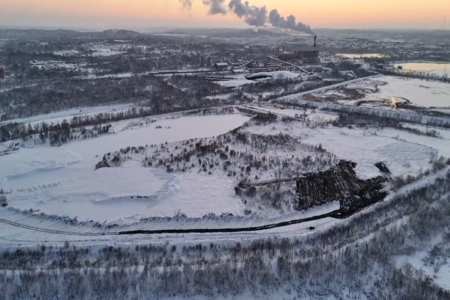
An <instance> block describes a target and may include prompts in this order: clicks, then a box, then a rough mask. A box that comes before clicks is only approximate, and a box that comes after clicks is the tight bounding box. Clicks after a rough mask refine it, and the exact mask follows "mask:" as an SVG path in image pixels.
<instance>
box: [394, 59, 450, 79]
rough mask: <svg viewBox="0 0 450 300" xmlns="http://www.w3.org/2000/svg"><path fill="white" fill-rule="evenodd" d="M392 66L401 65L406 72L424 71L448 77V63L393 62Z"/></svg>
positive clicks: (449, 74)
mask: <svg viewBox="0 0 450 300" xmlns="http://www.w3.org/2000/svg"><path fill="white" fill-rule="evenodd" d="M394 67H395V68H398V67H401V68H402V70H403V71H404V72H406V73H426V74H430V75H435V76H447V77H450V63H435V62H407V63H399V64H394Z"/></svg>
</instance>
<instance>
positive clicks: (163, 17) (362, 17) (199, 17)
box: [0, 0, 450, 29]
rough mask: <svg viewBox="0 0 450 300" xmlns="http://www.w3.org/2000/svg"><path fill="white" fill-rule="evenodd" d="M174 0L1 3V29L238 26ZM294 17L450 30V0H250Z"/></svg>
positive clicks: (315, 22)
mask: <svg viewBox="0 0 450 300" xmlns="http://www.w3.org/2000/svg"><path fill="white" fill-rule="evenodd" d="M194 1H197V2H195V4H194V7H193V8H192V10H191V11H188V10H184V9H182V8H181V5H180V3H179V1H178V0H0V25H10V26H62V27H79V28H90V27H96V28H111V27H114V28H118V27H127V28H149V27H154V26H177V27H180V26H211V27H230V26H242V25H243V23H242V22H241V21H240V20H239V19H238V18H236V17H234V16H232V15H228V16H208V14H207V11H206V9H205V7H204V6H203V5H202V4H201V2H202V0H194ZM250 2H251V3H252V4H255V5H266V6H267V7H268V8H270V9H272V8H278V9H279V10H280V12H282V13H283V14H294V15H295V16H296V17H297V18H298V19H299V20H301V21H302V22H304V23H307V24H310V25H311V26H313V27H341V28H342V27H345V28H370V27H384V28H390V27H392V28H396V27H402V28H422V27H423V28H438V29H444V28H446V29H450V0H429V1H423V0H409V1H408V0H373V1H369V0H340V1H339V0H252V1H250Z"/></svg>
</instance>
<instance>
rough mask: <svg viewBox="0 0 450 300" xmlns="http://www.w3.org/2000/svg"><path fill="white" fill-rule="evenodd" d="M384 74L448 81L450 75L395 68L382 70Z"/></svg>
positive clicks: (449, 81) (449, 80)
mask: <svg viewBox="0 0 450 300" xmlns="http://www.w3.org/2000/svg"><path fill="white" fill-rule="evenodd" d="M382 73H383V74H384V75H393V76H401V77H406V78H416V79H425V80H433V81H442V82H446V83H450V77H449V76H448V75H437V74H433V73H429V72H417V71H408V72H404V71H397V70H385V69H383V70H382Z"/></svg>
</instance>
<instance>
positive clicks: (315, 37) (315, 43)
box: [314, 35, 317, 48]
mask: <svg viewBox="0 0 450 300" xmlns="http://www.w3.org/2000/svg"><path fill="white" fill-rule="evenodd" d="M314 48H317V35H314Z"/></svg>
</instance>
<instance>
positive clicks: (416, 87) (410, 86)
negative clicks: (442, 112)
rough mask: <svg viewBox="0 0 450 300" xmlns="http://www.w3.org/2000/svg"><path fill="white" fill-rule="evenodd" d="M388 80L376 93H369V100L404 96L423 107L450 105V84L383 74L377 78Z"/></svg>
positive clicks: (367, 96) (367, 97)
mask: <svg viewBox="0 0 450 300" xmlns="http://www.w3.org/2000/svg"><path fill="white" fill-rule="evenodd" d="M377 80H381V81H384V82H386V83H387V84H386V85H381V86H379V91H378V92H376V93H368V94H367V95H366V99H367V100H380V99H388V100H389V99H391V97H404V98H407V99H408V100H410V101H411V102H412V104H414V105H417V106H423V107H450V84H448V83H443V82H436V81H427V80H422V79H409V78H402V77H393V76H383V77H379V78H377Z"/></svg>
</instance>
